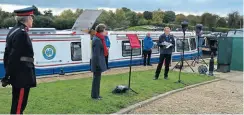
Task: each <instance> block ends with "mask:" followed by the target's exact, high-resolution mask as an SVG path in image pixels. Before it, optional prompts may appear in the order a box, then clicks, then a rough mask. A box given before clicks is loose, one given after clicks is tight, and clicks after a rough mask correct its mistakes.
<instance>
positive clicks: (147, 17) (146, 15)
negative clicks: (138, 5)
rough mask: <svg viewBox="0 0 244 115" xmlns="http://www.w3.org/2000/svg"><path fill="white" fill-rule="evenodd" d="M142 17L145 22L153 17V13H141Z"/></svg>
mask: <svg viewBox="0 0 244 115" xmlns="http://www.w3.org/2000/svg"><path fill="white" fill-rule="evenodd" d="M143 17H144V18H145V19H147V20H151V19H152V17H153V13H152V12H149V11H145V12H143Z"/></svg>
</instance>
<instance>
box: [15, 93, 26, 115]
mask: <svg viewBox="0 0 244 115" xmlns="http://www.w3.org/2000/svg"><path fill="white" fill-rule="evenodd" d="M24 91H25V89H24V88H21V89H20V93H19V101H18V107H17V114H20V111H21V107H22V102H23V97H24Z"/></svg>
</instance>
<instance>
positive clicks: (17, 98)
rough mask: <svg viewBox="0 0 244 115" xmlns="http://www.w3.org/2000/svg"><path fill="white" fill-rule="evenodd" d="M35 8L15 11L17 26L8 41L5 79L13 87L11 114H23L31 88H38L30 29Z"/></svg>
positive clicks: (8, 36)
mask: <svg viewBox="0 0 244 115" xmlns="http://www.w3.org/2000/svg"><path fill="white" fill-rule="evenodd" d="M33 11H34V8H33V7H29V8H25V9H20V10H15V11H14V12H15V13H16V14H17V16H16V21H17V24H16V26H15V27H13V28H12V29H11V30H10V31H9V33H8V35H7V39H6V47H5V52H4V68H5V72H6V73H5V77H4V78H3V80H2V82H6V81H7V82H8V83H9V84H11V85H12V106H11V112H10V113H11V114H23V111H24V110H25V107H26V105H27V100H28V95H29V91H30V88H32V87H36V76H35V67H34V58H33V57H34V52H33V47H32V42H31V39H30V38H29V35H28V33H27V32H28V29H29V28H31V27H32V23H33Z"/></svg>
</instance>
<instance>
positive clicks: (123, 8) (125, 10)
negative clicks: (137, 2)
mask: <svg viewBox="0 0 244 115" xmlns="http://www.w3.org/2000/svg"><path fill="white" fill-rule="evenodd" d="M122 10H123V11H124V12H125V13H127V12H131V10H130V9H128V8H126V7H122Z"/></svg>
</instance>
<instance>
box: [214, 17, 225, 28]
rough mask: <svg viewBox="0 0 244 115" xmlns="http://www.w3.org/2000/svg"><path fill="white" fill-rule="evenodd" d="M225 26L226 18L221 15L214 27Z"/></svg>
mask: <svg viewBox="0 0 244 115" xmlns="http://www.w3.org/2000/svg"><path fill="white" fill-rule="evenodd" d="M226 26H227V20H226V19H225V18H223V17H221V18H220V19H219V20H218V21H217V24H216V27H226Z"/></svg>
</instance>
